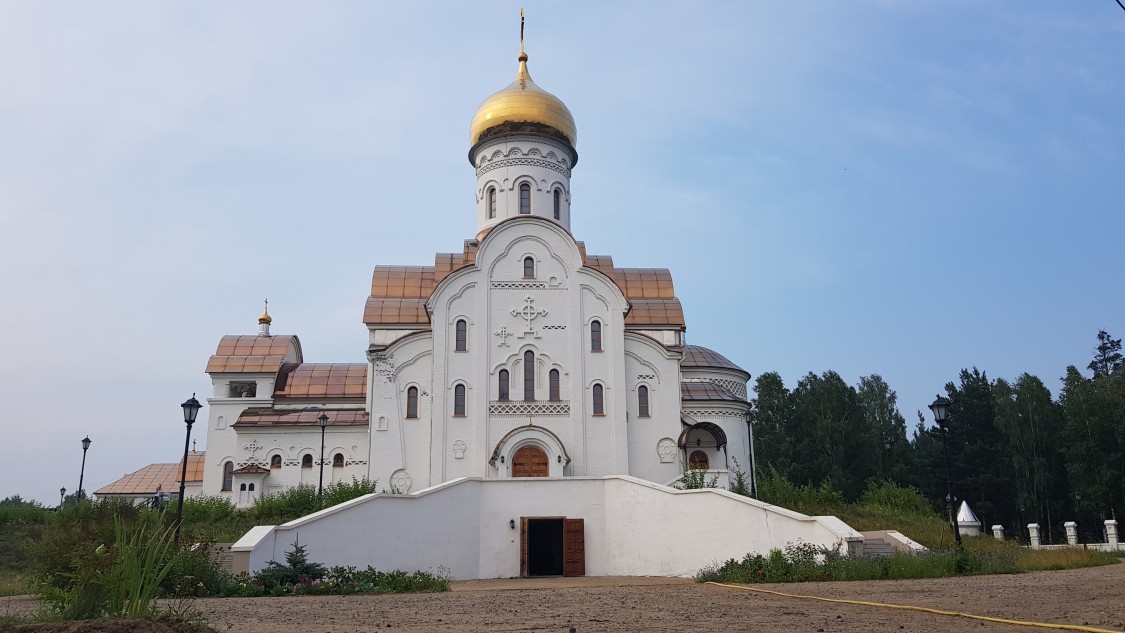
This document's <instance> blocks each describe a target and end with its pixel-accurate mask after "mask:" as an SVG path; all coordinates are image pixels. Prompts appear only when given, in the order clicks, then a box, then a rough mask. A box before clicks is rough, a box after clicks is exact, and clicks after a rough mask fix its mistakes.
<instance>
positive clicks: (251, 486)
mask: <svg viewBox="0 0 1125 633" xmlns="http://www.w3.org/2000/svg"><path fill="white" fill-rule="evenodd" d="M250 492H254V484H250Z"/></svg>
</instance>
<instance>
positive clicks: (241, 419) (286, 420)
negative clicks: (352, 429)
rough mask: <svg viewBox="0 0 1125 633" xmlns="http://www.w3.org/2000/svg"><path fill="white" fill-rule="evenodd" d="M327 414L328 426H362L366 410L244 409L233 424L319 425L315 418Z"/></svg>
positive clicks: (260, 425)
mask: <svg viewBox="0 0 1125 633" xmlns="http://www.w3.org/2000/svg"><path fill="white" fill-rule="evenodd" d="M322 413H324V414H326V415H328V426H363V425H365V424H367V421H368V417H367V412H366V411H364V410H362V409H271V408H254V409H246V410H245V411H243V412H242V414H241V415H239V416H238V421H237V422H235V423H234V426H238V427H248V426H254V427H268V426H320V422H318V421H317V418H319V417H320V414H322Z"/></svg>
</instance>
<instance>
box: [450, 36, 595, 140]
mask: <svg viewBox="0 0 1125 633" xmlns="http://www.w3.org/2000/svg"><path fill="white" fill-rule="evenodd" d="M518 59H519V62H520V67H519V71H518V72H517V73H516V80H515V81H513V82H512V83H511V85H510V86H508V87H507V88H504V89H503V90H501V91H500V92H497V93H495V94H493V95H492V96H490V97H489V98H487V99H485V100H484V103H482V104H480V107H479V108H477V112H476V114H474V115H473V123H472V125H471V126H469V143H470V144H472V145H476V144H477V143H479V142H480V140H481V136H482V135H483V134H484V133H485V132H486V131H487V130H488V129H489V128H492V127H495V126H497V125H500V124H502V123H509V122H511V123H538V124H541V125H547V126H550V127H552V128H554V129H555V130H558V131H559V132H560V133H562V135H563V136H565V137H566V140H568V141H570V145H571V147H577V145H578V128H576V127H575V125H574V117H573V116H571V114H570V110H568V109H567V107H566V104H564V103H563V102H562V100H560V99H559V98H558V97H556V96H555V95H553V94H551V93H549V92H547V91H546V90H543V89H542V88H540V87H539V86H536V85H535V82H534V81H532V80H531V75H530V74H529V73H528V72H527V53H520V56H519V57H518Z"/></svg>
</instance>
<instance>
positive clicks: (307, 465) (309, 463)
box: [301, 455, 312, 468]
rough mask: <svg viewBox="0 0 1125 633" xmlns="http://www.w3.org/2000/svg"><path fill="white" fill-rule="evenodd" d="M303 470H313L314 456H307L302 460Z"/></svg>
mask: <svg viewBox="0 0 1125 633" xmlns="http://www.w3.org/2000/svg"><path fill="white" fill-rule="evenodd" d="M301 468H312V455H305V456H304V457H302V458H301Z"/></svg>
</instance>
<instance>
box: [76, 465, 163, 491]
mask: <svg viewBox="0 0 1125 633" xmlns="http://www.w3.org/2000/svg"><path fill="white" fill-rule="evenodd" d="M177 466H178V464H149V465H148V466H145V467H144V468H142V469H140V470H138V471H136V472H133V473H129V474H128V475H125V476H124V477H122V478H121V479H118V480H117V481H115V482H113V483H111V484H109V485H107V486H102V487H101V488H98V489H97V490H95V491H94V494H96V495H151V494H155V493H156V487H157V486H160V487H161V490H163V491H164V492H168V493H171V492H173V491H176V490H179V483H178V481H179V478H178V477H177V475H178V474H179V472H180V471H179V468H177Z"/></svg>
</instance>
